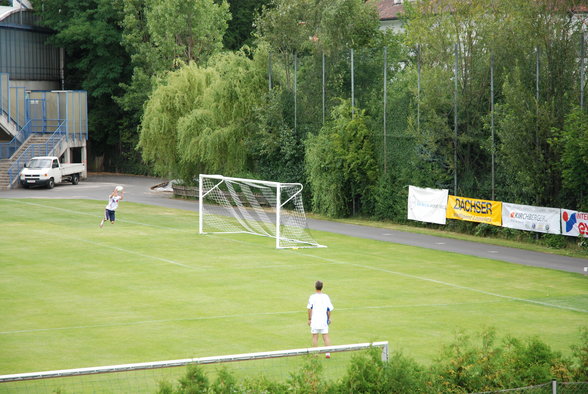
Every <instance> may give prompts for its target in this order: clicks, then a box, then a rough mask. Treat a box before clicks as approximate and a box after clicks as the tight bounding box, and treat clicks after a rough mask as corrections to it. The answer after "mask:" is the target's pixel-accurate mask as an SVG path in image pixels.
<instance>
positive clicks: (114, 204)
mask: <svg viewBox="0 0 588 394" xmlns="http://www.w3.org/2000/svg"><path fill="white" fill-rule="evenodd" d="M121 199H122V197H121V196H112V197H109V198H108V205H106V209H108V210H109V211H115V210H116V208H118V202H119V201H120V200H121Z"/></svg>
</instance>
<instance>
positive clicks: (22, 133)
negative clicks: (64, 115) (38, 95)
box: [0, 119, 65, 159]
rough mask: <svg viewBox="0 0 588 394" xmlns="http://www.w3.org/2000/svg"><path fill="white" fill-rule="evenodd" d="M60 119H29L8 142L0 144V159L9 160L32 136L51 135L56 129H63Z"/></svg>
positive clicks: (62, 122)
mask: <svg viewBox="0 0 588 394" xmlns="http://www.w3.org/2000/svg"><path fill="white" fill-rule="evenodd" d="M64 123H65V122H64V121H63V120H62V119H31V120H29V121H28V122H27V123H26V124H25V125H24V126H23V127H22V128H21V129H20V130H19V132H18V134H17V135H15V136H14V137H13V138H12V140H10V142H3V143H0V159H9V158H11V157H12V155H14V154H15V153H16V151H17V150H18V148H20V147H21V145H22V144H24V143H25V141H26V140H27V139H28V138H29V137H30V136H31V135H32V134H48V133H53V132H54V131H56V130H57V129H58V128H60V127H61V129H62V130H63V129H65V126H64Z"/></svg>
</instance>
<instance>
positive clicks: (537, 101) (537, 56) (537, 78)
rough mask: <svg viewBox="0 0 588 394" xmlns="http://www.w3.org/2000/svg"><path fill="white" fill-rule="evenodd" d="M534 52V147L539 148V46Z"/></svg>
mask: <svg viewBox="0 0 588 394" xmlns="http://www.w3.org/2000/svg"><path fill="white" fill-rule="evenodd" d="M535 54H536V61H535V102H536V111H537V114H536V118H537V122H536V127H535V149H537V150H539V77H540V75H539V72H540V64H539V61H540V60H539V57H540V56H541V50H540V48H539V47H537V48H536V50H535Z"/></svg>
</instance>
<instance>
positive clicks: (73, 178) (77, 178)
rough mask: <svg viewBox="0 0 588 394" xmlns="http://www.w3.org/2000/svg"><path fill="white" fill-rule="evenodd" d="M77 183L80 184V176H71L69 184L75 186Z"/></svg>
mask: <svg viewBox="0 0 588 394" xmlns="http://www.w3.org/2000/svg"><path fill="white" fill-rule="evenodd" d="M78 183H80V176H79V175H78V174H73V175H72V176H71V184H72V185H77V184H78Z"/></svg>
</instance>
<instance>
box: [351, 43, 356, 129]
mask: <svg viewBox="0 0 588 394" xmlns="http://www.w3.org/2000/svg"><path fill="white" fill-rule="evenodd" d="M354 68H355V67H354V64H353V48H351V117H352V118H353V117H354V115H355V73H354Z"/></svg>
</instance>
